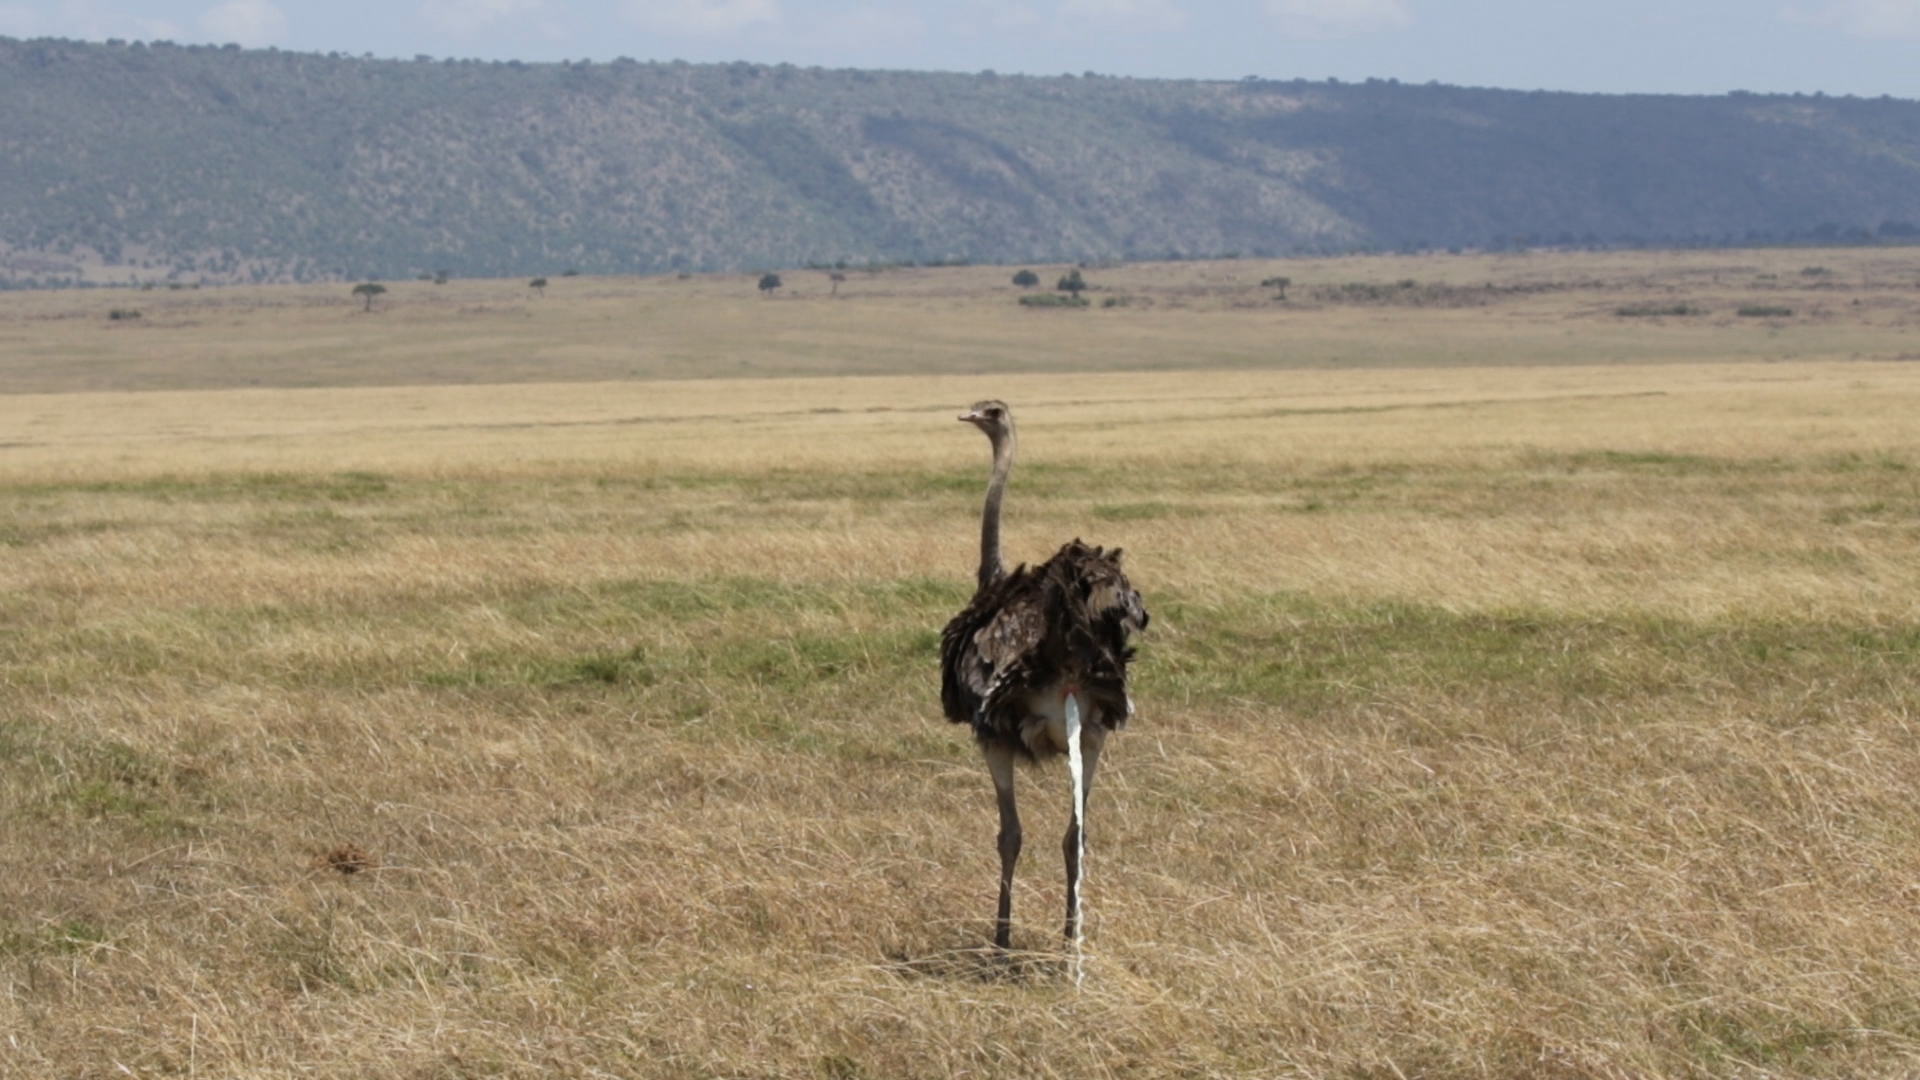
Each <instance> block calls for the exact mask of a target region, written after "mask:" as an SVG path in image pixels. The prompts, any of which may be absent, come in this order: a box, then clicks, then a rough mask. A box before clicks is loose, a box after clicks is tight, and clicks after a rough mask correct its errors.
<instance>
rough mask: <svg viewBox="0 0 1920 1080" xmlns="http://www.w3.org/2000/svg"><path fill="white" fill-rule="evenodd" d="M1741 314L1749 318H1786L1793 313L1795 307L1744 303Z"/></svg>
mask: <svg viewBox="0 0 1920 1080" xmlns="http://www.w3.org/2000/svg"><path fill="white" fill-rule="evenodd" d="M1740 314H1741V315H1744V316H1746V317H1747V318H1749V319H1769V318H1781V319H1784V318H1786V317H1787V316H1789V315H1791V314H1793V309H1792V308H1790V307H1781V306H1780V305H1778V304H1743V305H1741V307H1740Z"/></svg>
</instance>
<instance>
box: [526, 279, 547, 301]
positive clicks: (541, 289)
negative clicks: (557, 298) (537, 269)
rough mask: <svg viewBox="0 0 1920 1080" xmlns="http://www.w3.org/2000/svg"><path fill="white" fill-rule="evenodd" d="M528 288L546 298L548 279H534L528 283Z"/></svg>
mask: <svg viewBox="0 0 1920 1080" xmlns="http://www.w3.org/2000/svg"><path fill="white" fill-rule="evenodd" d="M527 288H529V289H532V290H533V291H534V292H536V293H539V294H540V295H541V296H545V295H547V279H546V278H543V277H537V278H534V279H533V280H532V281H529V282H527Z"/></svg>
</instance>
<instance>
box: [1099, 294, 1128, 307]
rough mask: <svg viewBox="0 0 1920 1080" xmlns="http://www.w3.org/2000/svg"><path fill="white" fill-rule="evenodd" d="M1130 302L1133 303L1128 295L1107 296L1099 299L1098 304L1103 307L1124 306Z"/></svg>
mask: <svg viewBox="0 0 1920 1080" xmlns="http://www.w3.org/2000/svg"><path fill="white" fill-rule="evenodd" d="M1131 303H1133V298H1132V297H1130V296H1109V297H1107V298H1106V299H1104V300H1101V301H1100V306H1101V307H1103V308H1110V307H1126V306H1127V305H1129V304H1131Z"/></svg>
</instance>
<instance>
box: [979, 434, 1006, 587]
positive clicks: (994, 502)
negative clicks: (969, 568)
mask: <svg viewBox="0 0 1920 1080" xmlns="http://www.w3.org/2000/svg"><path fill="white" fill-rule="evenodd" d="M988 437H989V438H991V439H992V440H993V476H992V478H991V479H989V480H988V481H987V506H986V509H985V510H984V511H982V512H981V515H980V587H981V588H983V589H984V588H986V587H987V586H989V585H991V584H993V583H994V582H996V581H999V580H1000V579H1001V578H1003V577H1006V576H1007V560H1006V559H1005V558H1003V557H1002V556H1001V554H1000V501H1001V500H1002V499H1003V498H1004V497H1005V496H1006V494H1007V476H1008V475H1009V474H1011V473H1012V472H1013V447H1014V438H1013V429H1012V428H1008V429H1007V431H1006V433H1005V434H1001V433H1000V432H992V433H990V434H989V436H988Z"/></svg>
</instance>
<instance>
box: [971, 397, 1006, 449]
mask: <svg viewBox="0 0 1920 1080" xmlns="http://www.w3.org/2000/svg"><path fill="white" fill-rule="evenodd" d="M960 419H962V420H964V421H966V422H967V423H969V424H972V425H973V426H974V427H977V428H979V429H980V430H981V431H984V432H986V433H987V438H989V439H992V440H993V441H994V443H996V444H998V443H999V442H1000V441H1001V440H1003V439H1005V438H1006V437H1007V436H1008V435H1011V434H1013V410H1011V409H1009V408H1007V403H1006V402H1004V401H977V402H974V404H973V407H972V408H970V409H968V410H967V411H966V412H964V413H961V414H960Z"/></svg>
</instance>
